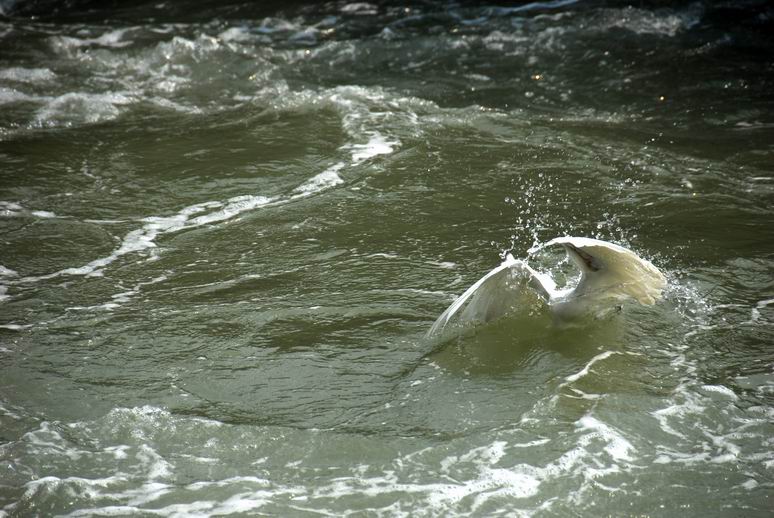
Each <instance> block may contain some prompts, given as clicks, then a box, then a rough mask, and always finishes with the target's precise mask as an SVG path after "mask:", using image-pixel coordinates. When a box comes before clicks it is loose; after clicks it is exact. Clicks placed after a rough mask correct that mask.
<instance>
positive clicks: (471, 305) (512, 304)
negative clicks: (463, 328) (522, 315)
mask: <svg viewBox="0 0 774 518" xmlns="http://www.w3.org/2000/svg"><path fill="white" fill-rule="evenodd" d="M554 288H555V286H554V283H553V281H552V280H551V279H550V278H548V277H547V276H545V275H543V274H540V273H538V272H536V271H535V270H533V269H532V268H530V267H529V266H528V265H527V264H526V263H524V262H523V261H519V260H516V259H514V258H513V256H512V255H510V254H508V255H507V256H506V258H505V260H504V261H503V262H502V264H500V265H499V266H498V267H496V268H495V269H493V270H492V271H490V272H489V273H487V274H486V275H484V276H483V277H481V279H479V280H478V281H477V282H476V283H475V284H473V285H472V286H471V287H470V288H468V289H467V290H466V291H465V293H463V294H462V295H460V296H459V297H458V298H457V300H455V301H454V302H452V304H451V306H449V307H448V308H447V309H446V311H444V312H443V313H442V314H441V316H439V317H438V319H437V320H436V321H435V323H434V324H433V326H432V327H431V328H430V331H429V332H428V336H432V335H435V334H437V333H440V332H441V331H443V329H444V327H445V326H446V325H447V324H448V323H449V322H450V321H451V319H452V317H453V316H454V315H455V314H457V313H458V312H460V310H461V309H462V308H463V306H464V309H463V310H462V312H461V313H460V322H461V323H468V322H490V321H492V320H495V319H497V318H500V317H501V316H503V315H505V314H508V313H511V312H514V311H517V310H519V309H521V308H523V309H525V310H528V309H529V308H532V307H534V306H535V305H538V304H539V305H545V303H546V302H548V300H549V299H550V298H551V294H552V292H553V290H554ZM466 303H467V305H465V304H466Z"/></svg>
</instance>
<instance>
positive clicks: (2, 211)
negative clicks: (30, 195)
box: [0, 201, 23, 216]
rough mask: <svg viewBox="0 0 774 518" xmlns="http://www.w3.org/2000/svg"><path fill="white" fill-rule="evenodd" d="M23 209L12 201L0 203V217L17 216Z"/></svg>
mask: <svg viewBox="0 0 774 518" xmlns="http://www.w3.org/2000/svg"><path fill="white" fill-rule="evenodd" d="M22 210H23V207H22V206H21V205H19V204H18V203H14V202H12V201H0V216H17V215H18V214H19V213H20V212H21V211H22Z"/></svg>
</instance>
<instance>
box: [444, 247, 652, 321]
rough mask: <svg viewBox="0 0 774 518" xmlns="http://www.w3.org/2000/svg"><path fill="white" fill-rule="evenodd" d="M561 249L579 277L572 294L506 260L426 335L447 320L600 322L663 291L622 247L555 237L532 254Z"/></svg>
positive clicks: (644, 262)
mask: <svg viewBox="0 0 774 518" xmlns="http://www.w3.org/2000/svg"><path fill="white" fill-rule="evenodd" d="M555 245H562V246H563V247H564V248H565V250H566V252H567V256H568V257H569V259H570V260H571V261H572V262H573V263H574V264H575V265H576V266H577V267H578V269H579V270H580V272H581V275H580V279H579V280H578V283H577V285H576V286H575V287H573V288H568V289H562V290H559V289H557V287H556V283H555V282H554V281H553V279H552V278H551V277H550V276H549V275H548V274H545V273H541V272H538V271H536V270H534V269H533V268H531V267H530V266H529V265H528V264H527V263H526V262H525V261H520V260H518V259H514V257H513V256H512V255H510V254H508V255H507V256H506V257H505V260H504V261H503V262H502V264H500V265H499V266H498V267H496V268H494V269H493V270H492V271H490V272H489V273H487V274H486V275H484V276H483V277H482V278H481V279H479V280H478V281H477V282H476V283H475V284H473V285H472V286H471V287H470V288H468V289H467V290H466V291H465V293H463V294H462V295H460V296H459V297H458V298H457V300H455V301H454V302H453V303H452V304H451V306H449V307H448V308H447V309H446V311H444V312H443V313H442V314H441V316H440V317H438V319H437V320H436V321H435V323H434V324H433V326H432V328H431V329H430V331H429V334H431V335H432V334H436V333H439V332H440V331H442V330H443V329H444V328H445V327H446V325H447V324H448V323H449V322H450V320H451V319H452V317H453V316H454V315H455V314H457V313H458V312H460V310H461V309H462V308H463V306H464V309H462V311H461V313H460V316H459V319H460V321H461V322H462V323H466V322H490V321H492V320H496V319H498V318H500V317H502V316H504V315H507V314H510V313H514V312H519V313H521V314H525V313H533V312H536V311H543V310H545V309H546V308H548V310H550V311H551V313H552V314H553V315H554V316H555V317H556V318H557V319H559V320H560V321H569V320H572V319H576V318H578V317H581V316H586V315H593V316H595V317H600V316H604V315H606V314H608V313H610V312H611V311H614V310H616V309H617V308H618V307H620V304H621V303H622V302H624V301H626V300H635V301H637V302H639V303H640V304H645V305H650V304H654V303H655V302H656V301H657V300H658V299H659V298H660V297H661V292H662V290H663V289H664V287H665V286H666V279H665V278H664V275H663V274H662V273H661V272H660V271H659V270H658V269H657V268H656V267H655V266H653V265H652V264H651V263H650V262H649V261H647V260H645V259H642V258H640V257H638V256H637V255H636V254H635V253H634V252H632V251H631V250H628V249H626V248H624V247H622V246H619V245H615V244H613V243H608V242H606V241H601V240H598V239H590V238H582V237H560V238H556V239H552V240H551V241H549V242H547V243H545V244H544V245H541V246H540V247H538V248H537V249H536V250H540V249H544V248H547V247H550V246H555Z"/></svg>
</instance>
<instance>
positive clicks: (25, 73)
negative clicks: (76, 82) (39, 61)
mask: <svg viewBox="0 0 774 518" xmlns="http://www.w3.org/2000/svg"><path fill="white" fill-rule="evenodd" d="M55 77H56V74H54V72H52V71H51V70H49V69H48V68H22V67H11V68H5V69H3V70H0V79H5V80H8V81H15V82H18V83H42V82H47V81H51V80H53V79H54V78H55Z"/></svg>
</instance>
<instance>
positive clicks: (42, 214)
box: [30, 210, 59, 219]
mask: <svg viewBox="0 0 774 518" xmlns="http://www.w3.org/2000/svg"><path fill="white" fill-rule="evenodd" d="M30 214H32V215H33V216H37V217H39V218H44V219H48V218H58V217H59V216H57V215H56V214H54V213H53V212H49V211H47V210H33V211H30Z"/></svg>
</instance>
